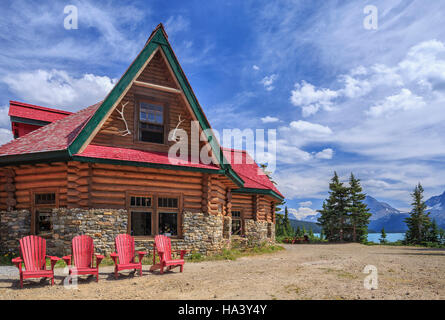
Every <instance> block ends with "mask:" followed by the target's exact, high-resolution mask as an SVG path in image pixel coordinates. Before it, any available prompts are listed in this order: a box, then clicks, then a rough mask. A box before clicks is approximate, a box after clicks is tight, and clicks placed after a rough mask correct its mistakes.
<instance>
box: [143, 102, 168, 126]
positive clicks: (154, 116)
mask: <svg viewBox="0 0 445 320" xmlns="http://www.w3.org/2000/svg"><path fill="white" fill-rule="evenodd" d="M140 109H141V110H140V120H141V121H149V122H153V123H158V124H163V123H164V108H163V107H162V106H156V105H154V104H148V103H145V102H141V105H140Z"/></svg>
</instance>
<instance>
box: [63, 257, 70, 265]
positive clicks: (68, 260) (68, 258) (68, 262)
mask: <svg viewBox="0 0 445 320" xmlns="http://www.w3.org/2000/svg"><path fill="white" fill-rule="evenodd" d="M62 259H63V260H64V261H65V263H66V265H67V266H70V265H71V262H72V261H71V255H67V256H64V257H62Z"/></svg>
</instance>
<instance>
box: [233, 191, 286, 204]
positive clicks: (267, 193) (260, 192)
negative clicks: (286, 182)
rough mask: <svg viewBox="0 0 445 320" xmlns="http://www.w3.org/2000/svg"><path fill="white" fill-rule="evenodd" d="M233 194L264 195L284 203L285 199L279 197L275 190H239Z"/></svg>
mask: <svg viewBox="0 0 445 320" xmlns="http://www.w3.org/2000/svg"><path fill="white" fill-rule="evenodd" d="M232 192H233V193H247V194H252V193H253V194H264V195H269V196H272V197H274V198H276V199H277V200H279V201H283V200H284V197H283V196H281V195H279V194H278V193H277V192H275V191H274V190H270V189H257V188H239V189H234V190H232Z"/></svg>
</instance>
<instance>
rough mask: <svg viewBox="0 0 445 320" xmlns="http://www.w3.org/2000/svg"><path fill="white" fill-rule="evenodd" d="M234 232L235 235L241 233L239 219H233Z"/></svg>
mask: <svg viewBox="0 0 445 320" xmlns="http://www.w3.org/2000/svg"><path fill="white" fill-rule="evenodd" d="M232 234H233V235H240V234H241V220H238V219H234V220H232Z"/></svg>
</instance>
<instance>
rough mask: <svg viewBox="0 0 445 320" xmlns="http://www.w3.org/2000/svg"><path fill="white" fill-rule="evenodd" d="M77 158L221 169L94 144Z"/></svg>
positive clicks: (211, 165) (141, 151)
mask: <svg viewBox="0 0 445 320" xmlns="http://www.w3.org/2000/svg"><path fill="white" fill-rule="evenodd" d="M75 156H79V157H87V158H99V159H111V160H120V161H134V162H145V163H156V164H166V165H174V166H181V167H191V168H202V169H211V170H219V167H218V166H216V165H214V164H210V165H208V164H203V163H193V162H191V161H184V160H179V161H176V160H170V159H169V157H168V153H163V152H153V151H143V150H135V149H126V148H119V147H108V146H98V145H94V144H90V145H88V146H87V147H86V148H85V150H84V151H82V152H81V153H79V154H75Z"/></svg>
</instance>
